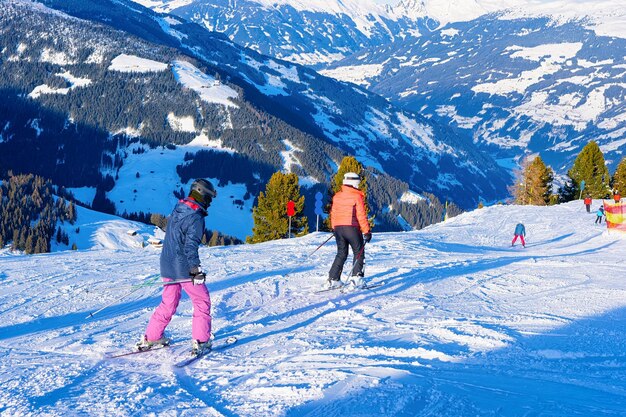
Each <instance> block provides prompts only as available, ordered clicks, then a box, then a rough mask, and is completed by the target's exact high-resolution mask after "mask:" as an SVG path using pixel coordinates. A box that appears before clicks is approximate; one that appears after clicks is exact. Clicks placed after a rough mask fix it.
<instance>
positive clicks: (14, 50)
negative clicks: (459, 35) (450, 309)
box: [0, 0, 508, 238]
mask: <svg viewBox="0 0 626 417" xmlns="http://www.w3.org/2000/svg"><path fill="white" fill-rule="evenodd" d="M43 3H44V4H45V5H46V6H48V7H51V8H52V9H50V8H47V7H45V6H43V5H38V3H31V2H27V1H18V0H12V1H7V2H5V5H6V7H4V8H3V9H2V10H1V11H0V21H1V22H2V29H1V30H2V31H3V33H5V34H7V33H10V34H11V35H10V36H4V37H3V38H2V42H3V45H2V47H0V51H1V52H2V59H3V65H2V73H1V74H0V78H1V80H2V84H1V86H2V88H3V90H2V91H3V94H4V95H5V97H6V100H3V101H2V104H0V106H2V112H1V113H0V114H2V117H3V119H4V120H3V122H2V123H0V125H1V126H3V130H2V131H1V134H2V136H0V148H1V149H2V150H3V151H4V152H1V153H0V162H1V163H0V166H1V167H2V169H3V170H5V171H6V170H14V172H33V173H37V174H40V175H43V176H45V177H48V178H52V179H53V180H54V181H55V183H56V184H58V185H64V186H66V187H70V188H72V191H73V192H75V193H76V194H77V195H83V196H85V197H84V199H83V200H82V201H86V202H90V200H91V199H95V198H96V196H98V195H99V194H98V193H97V191H98V190H99V191H100V197H102V198H99V200H102V199H103V197H106V198H108V199H109V200H110V201H111V202H112V203H113V204H115V208H114V209H113V208H111V207H109V205H106V204H104V206H105V207H106V208H108V209H110V210H116V211H117V212H118V213H122V212H124V211H126V212H128V213H131V212H136V211H142V212H159V213H163V214H167V213H169V210H171V207H172V204H173V201H174V200H175V198H176V197H175V195H174V194H173V193H172V192H173V191H180V190H181V188H182V189H183V192H184V189H185V188H186V187H187V186H188V182H189V180H190V179H191V178H193V177H197V176H204V177H208V178H212V179H214V180H216V182H217V183H219V186H220V188H223V193H222V192H220V194H221V195H224V196H225V198H227V199H228V204H230V207H232V208H235V209H237V211H234V213H240V214H241V215H242V216H244V215H245V216H246V219H247V220H245V221H243V222H242V223H241V222H240V223H238V224H248V225H250V220H249V218H248V217H249V210H250V207H251V206H252V199H251V196H254V195H257V193H258V191H259V190H260V189H262V187H263V186H264V184H265V182H266V181H267V179H268V178H269V176H270V175H271V174H272V173H273V172H274V171H277V170H284V171H293V172H296V173H297V174H298V175H299V176H300V178H301V181H302V184H303V185H304V186H305V192H306V193H309V194H310V195H311V196H312V195H313V194H315V192H316V191H318V190H321V191H325V185H324V183H326V182H327V181H328V180H329V178H330V176H331V175H332V174H334V172H335V170H336V166H337V164H338V163H339V161H340V160H341V158H342V157H343V156H344V155H346V154H350V155H355V156H356V157H357V158H358V159H359V160H360V161H361V162H363V163H364V164H365V165H366V166H368V167H369V168H370V169H371V170H373V171H372V172H378V173H380V174H381V177H380V178H381V179H384V178H390V179H391V178H392V177H394V178H396V179H398V180H400V184H399V185H400V186H399V187H398V186H397V184H396V185H394V187H393V189H392V188H391V187H382V188H381V191H382V192H383V193H384V194H386V196H383V198H382V199H381V198H379V199H378V201H387V202H386V203H385V204H384V205H383V204H382V203H381V204H379V205H378V206H376V207H374V212H375V213H377V216H378V221H380V223H379V225H381V226H382V227H383V229H385V228H392V229H393V228H395V229H397V230H401V228H402V225H401V224H400V223H398V222H397V220H395V219H396V214H397V213H394V211H393V210H394V208H393V207H392V206H393V205H395V206H396V208H397V206H398V205H399V204H401V203H400V202H399V200H400V199H401V197H402V195H403V194H404V193H406V192H408V191H409V189H411V190H413V191H415V192H418V193H421V192H429V191H430V192H435V193H436V194H437V195H438V196H439V197H440V198H447V199H449V200H451V201H455V202H458V203H459V204H461V205H463V206H464V207H472V206H474V205H475V204H476V203H477V201H478V200H479V199H485V200H494V199H499V198H502V197H503V195H504V194H505V193H506V191H505V185H506V184H507V182H508V177H507V175H506V173H504V172H503V171H501V170H500V169H499V168H498V167H497V165H496V164H495V163H494V162H493V160H491V159H489V158H488V157H486V156H484V155H482V154H481V153H480V152H478V151H477V150H476V149H474V147H473V146H472V145H471V144H470V145H466V144H464V143H463V139H462V138H461V137H459V136H457V135H456V134H454V133H453V132H452V131H451V130H450V129H447V128H445V127H443V126H441V125H438V124H436V123H433V122H431V121H429V120H427V119H425V118H424V117H422V116H420V115H419V114H417V113H414V112H407V111H404V110H401V109H399V108H398V107H395V106H393V105H392V104H390V103H389V102H388V101H386V100H385V99H383V98H381V97H380V96H378V95H375V94H372V93H369V92H367V91H366V90H364V89H361V88H358V87H356V86H354V85H352V84H346V83H342V82H337V81H335V80H333V79H331V78H327V77H324V76H321V75H319V74H317V73H316V72H314V71H312V70H310V69H307V68H305V67H302V66H298V65H295V64H290V63H286V62H283V61H279V60H276V59H273V58H269V57H266V56H263V55H259V54H258V53H256V52H254V51H251V50H248V49H245V48H242V47H240V46H238V45H236V44H234V43H232V42H231V41H228V40H227V39H226V38H224V37H223V36H222V35H219V34H215V33H209V32H208V31H206V30H205V29H203V28H201V27H200V26H198V25H196V24H192V23H188V22H185V21H183V20H182V19H180V18H175V17H172V16H164V15H159V14H156V13H154V12H152V11H150V10H148V9H145V8H143V7H141V6H140V5H137V4H135V3H132V2H120V1H115V2H106V1H105V2H103V1H93V2H91V1H76V2H68V1H56V0H54V1H53V0H47V1H44V2H43ZM54 8H56V9H58V10H55V9H54ZM49 34H53V35H49ZM76 39H81V42H80V43H78V42H76ZM200 151H204V152H200ZM9 155H10V157H9ZM394 181H395V180H394ZM402 184H404V185H402ZM83 187H88V188H87V189H83ZM96 187H97V189H96ZM316 187H317V188H316ZM79 188H80V189H79ZM387 188H388V189H387ZM310 201H312V199H311V200H310ZM394 202H397V204H396V203H394ZM312 206H313V205H312V204H310V205H309V210H312ZM227 212H228V211H227ZM231 213H232V211H231ZM310 218H312V219H313V218H314V217H313V216H310ZM385 219H387V220H385ZM221 231H223V232H226V230H221ZM248 232H249V229H248ZM243 235H245V233H243ZM236 236H237V237H240V238H241V237H243V236H242V233H237V234H236Z"/></svg>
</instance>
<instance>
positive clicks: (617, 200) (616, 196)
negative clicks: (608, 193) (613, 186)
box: [613, 190, 622, 203]
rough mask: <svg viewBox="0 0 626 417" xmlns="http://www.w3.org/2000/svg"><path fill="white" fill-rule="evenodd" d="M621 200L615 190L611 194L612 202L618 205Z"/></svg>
mask: <svg viewBox="0 0 626 417" xmlns="http://www.w3.org/2000/svg"><path fill="white" fill-rule="evenodd" d="M621 199H622V195H621V194H620V193H619V191H617V190H616V191H615V192H614V193H613V201H615V202H616V203H619V202H620V200H621Z"/></svg>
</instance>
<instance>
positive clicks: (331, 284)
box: [322, 278, 343, 290]
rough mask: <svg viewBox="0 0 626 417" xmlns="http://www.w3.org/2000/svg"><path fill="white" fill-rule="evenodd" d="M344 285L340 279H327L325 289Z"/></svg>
mask: <svg viewBox="0 0 626 417" xmlns="http://www.w3.org/2000/svg"><path fill="white" fill-rule="evenodd" d="M341 287H343V282H341V280H340V279H330V278H329V279H327V280H326V282H325V283H324V285H323V288H322V289H324V290H334V289H336V288H341Z"/></svg>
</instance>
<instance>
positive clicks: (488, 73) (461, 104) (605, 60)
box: [324, 14, 626, 172]
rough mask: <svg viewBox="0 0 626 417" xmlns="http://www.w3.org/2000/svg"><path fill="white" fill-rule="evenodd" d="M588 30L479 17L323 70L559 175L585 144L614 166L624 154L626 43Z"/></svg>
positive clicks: (502, 154)
mask: <svg viewBox="0 0 626 417" xmlns="http://www.w3.org/2000/svg"><path fill="white" fill-rule="evenodd" d="M587 26H589V21H584V22H578V21H572V22H566V23H558V22H556V21H555V20H554V18H528V19H514V18H513V15H511V14H509V15H506V16H505V17H502V16H487V17H482V18H479V19H476V20H473V21H470V22H460V23H454V24H450V25H448V26H445V27H444V28H442V29H441V30H438V31H435V32H433V33H431V34H427V35H424V36H422V37H421V38H419V39H418V40H407V41H404V42H398V43H396V44H394V45H390V46H389V45H388V46H385V47H381V48H376V49H372V50H368V51H364V52H361V53H360V54H359V55H357V56H355V57H352V58H350V59H346V60H344V61H343V62H340V63H337V64H335V65H334V66H332V67H331V68H330V69H329V70H327V71H325V72H324V73H325V74H327V75H330V76H334V77H336V78H339V79H345V80H352V81H358V82H360V83H361V84H362V85H364V86H367V87H368V88H370V89H371V90H372V91H374V92H378V93H380V94H382V95H384V96H386V97H387V98H389V99H391V100H392V101H394V102H397V103H400V104H402V105H404V106H405V107H406V108H410V109H413V110H418V111H420V112H422V113H424V114H428V115H431V116H432V117H433V118H436V119H438V120H440V121H442V122H444V123H450V124H452V125H453V126H455V127H457V128H458V129H461V130H464V131H466V132H468V133H469V134H470V135H472V136H473V138H474V142H475V143H477V144H478V145H479V146H482V147H483V148H484V149H486V150H488V151H490V152H491V153H492V155H494V156H495V157H496V158H498V159H511V158H518V157H520V156H521V155H523V154H526V153H535V152H540V153H541V155H542V157H544V158H545V159H546V160H547V162H548V163H549V164H551V165H552V166H553V168H555V169H556V170H557V171H560V172H563V171H566V170H567V169H568V168H569V167H570V164H571V162H572V159H573V158H574V157H575V156H576V155H577V154H578V152H579V151H580V149H581V148H582V147H583V146H584V145H585V144H586V143H587V142H588V141H589V140H590V139H594V140H596V141H597V142H598V143H599V144H600V146H601V148H602V150H603V152H605V157H606V158H607V160H608V161H609V163H610V164H611V166H612V167H613V168H614V167H615V165H616V164H617V163H618V162H619V161H620V160H621V158H622V157H623V155H624V152H625V151H626V140H624V135H625V133H626V58H625V54H624V51H625V50H626V39H623V38H609V37H602V36H598V35H597V34H596V33H595V32H594V31H592V30H590V29H587V28H586V27H587ZM377 65H379V66H380V67H377V71H378V72H377V73H372V72H371V71H367V70H368V69H369V68H372V67H374V66H377ZM359 66H360V67H359ZM355 68H362V71H361V75H359V74H358V73H357V74H355Z"/></svg>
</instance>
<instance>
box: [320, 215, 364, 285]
mask: <svg viewBox="0 0 626 417" xmlns="http://www.w3.org/2000/svg"><path fill="white" fill-rule="evenodd" d="M335 239H336V240H337V256H335V261H334V262H333V266H332V267H331V268H330V272H329V273H328V277H329V278H330V279H334V280H338V279H340V278H341V273H342V271H343V264H344V263H345V262H346V259H348V245H350V247H351V248H352V255H353V258H352V265H353V268H352V275H353V276H354V275H360V274H363V263H364V262H363V261H364V259H365V243H364V242H363V235H362V234H361V231H360V230H359V228H358V227H355V226H337V227H335Z"/></svg>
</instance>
